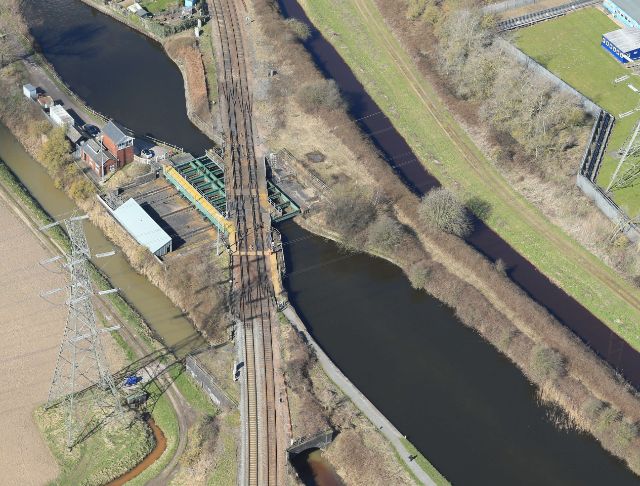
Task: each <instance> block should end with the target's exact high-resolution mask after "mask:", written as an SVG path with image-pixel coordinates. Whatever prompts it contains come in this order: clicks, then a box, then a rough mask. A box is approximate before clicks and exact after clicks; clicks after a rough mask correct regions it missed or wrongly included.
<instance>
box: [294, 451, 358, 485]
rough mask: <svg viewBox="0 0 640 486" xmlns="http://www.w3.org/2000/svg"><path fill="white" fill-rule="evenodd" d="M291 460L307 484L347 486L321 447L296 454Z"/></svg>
mask: <svg viewBox="0 0 640 486" xmlns="http://www.w3.org/2000/svg"><path fill="white" fill-rule="evenodd" d="M291 462H292V464H293V466H294V467H295V468H296V472H297V473H298V476H300V478H301V479H302V482H303V483H304V485H305V486H346V485H345V483H344V481H342V478H341V477H340V476H339V475H338V473H337V472H336V471H335V469H333V466H332V465H331V464H330V463H329V461H327V460H326V459H325V458H324V456H323V455H322V452H321V451H320V450H319V449H309V450H306V451H303V452H301V453H300V454H296V455H295V456H294V457H293V458H292V459H291Z"/></svg>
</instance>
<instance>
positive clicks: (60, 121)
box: [49, 105, 74, 127]
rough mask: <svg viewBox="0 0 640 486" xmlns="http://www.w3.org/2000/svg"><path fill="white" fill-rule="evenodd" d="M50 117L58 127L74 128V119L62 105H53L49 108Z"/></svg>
mask: <svg viewBox="0 0 640 486" xmlns="http://www.w3.org/2000/svg"><path fill="white" fill-rule="evenodd" d="M49 116H50V117H51V119H52V120H53V123H55V124H56V125H58V126H61V127H72V126H73V123H74V122H73V117H72V116H71V115H69V113H67V110H65V109H64V108H63V107H62V106H61V105H53V106H51V107H50V108H49Z"/></svg>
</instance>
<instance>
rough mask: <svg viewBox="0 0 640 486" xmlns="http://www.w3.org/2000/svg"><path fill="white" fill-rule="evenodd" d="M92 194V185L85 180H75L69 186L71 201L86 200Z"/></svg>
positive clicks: (93, 191)
mask: <svg viewBox="0 0 640 486" xmlns="http://www.w3.org/2000/svg"><path fill="white" fill-rule="evenodd" d="M94 193H95V190H94V186H93V184H91V182H89V181H88V180H86V179H75V180H74V181H73V182H71V186H69V196H71V198H72V199H81V200H84V199H88V198H89V197H90V196H91V195H92V194H94Z"/></svg>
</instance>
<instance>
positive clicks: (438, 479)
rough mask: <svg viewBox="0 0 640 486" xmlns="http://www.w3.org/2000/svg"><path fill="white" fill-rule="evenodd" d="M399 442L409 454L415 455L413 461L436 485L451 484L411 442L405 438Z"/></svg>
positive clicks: (444, 485)
mask: <svg viewBox="0 0 640 486" xmlns="http://www.w3.org/2000/svg"><path fill="white" fill-rule="evenodd" d="M400 442H402V444H403V445H404V446H405V448H406V449H407V450H408V451H409V454H411V455H413V456H416V458H415V461H416V462H417V463H418V465H419V466H420V467H421V468H422V470H423V471H425V472H426V473H427V474H428V475H429V477H430V478H431V479H433V481H434V482H435V483H436V484H437V485H438V486H451V483H450V482H449V481H447V479H446V478H445V477H444V476H443V475H442V474H440V473H439V472H438V470H437V469H436V468H435V467H433V464H431V463H430V462H429V460H428V459H427V458H426V457H424V456H423V455H422V453H421V452H420V451H419V450H418V449H416V448H415V446H414V445H413V444H412V443H411V442H409V441H408V440H407V439H400ZM408 470H409V469H408Z"/></svg>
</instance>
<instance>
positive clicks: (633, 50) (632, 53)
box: [601, 29, 640, 64]
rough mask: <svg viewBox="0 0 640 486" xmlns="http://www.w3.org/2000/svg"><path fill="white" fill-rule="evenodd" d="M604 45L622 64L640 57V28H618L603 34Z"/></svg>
mask: <svg viewBox="0 0 640 486" xmlns="http://www.w3.org/2000/svg"><path fill="white" fill-rule="evenodd" d="M601 45H602V47H604V48H605V49H606V50H607V51H609V52H610V53H611V55H613V57H615V58H616V59H617V60H618V61H619V62H621V63H622V64H627V63H630V62H635V61H637V60H638V59H640V29H618V30H614V31H613V32H608V33H606V34H603V35H602V43H601Z"/></svg>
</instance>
